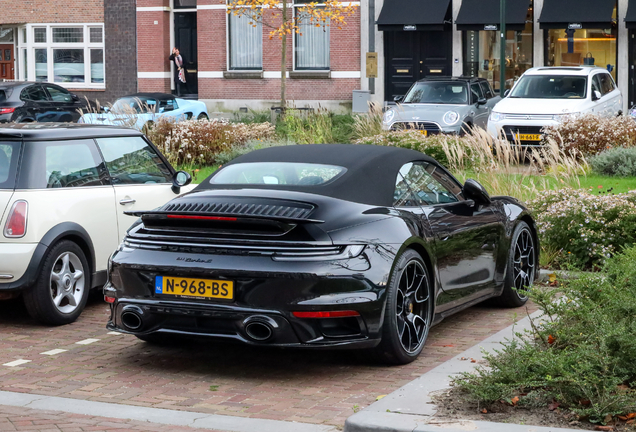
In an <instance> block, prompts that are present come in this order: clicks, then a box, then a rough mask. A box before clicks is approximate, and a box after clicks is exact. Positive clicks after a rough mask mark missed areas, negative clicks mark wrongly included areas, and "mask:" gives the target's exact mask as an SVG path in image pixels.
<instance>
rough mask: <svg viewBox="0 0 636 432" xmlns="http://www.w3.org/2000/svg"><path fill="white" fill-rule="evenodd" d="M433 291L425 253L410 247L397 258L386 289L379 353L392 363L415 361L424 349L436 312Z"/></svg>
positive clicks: (382, 357)
mask: <svg viewBox="0 0 636 432" xmlns="http://www.w3.org/2000/svg"><path fill="white" fill-rule="evenodd" d="M433 299H434V295H433V291H432V283H431V281H430V278H429V274H428V269H427V268H426V264H424V261H423V260H422V257H421V256H420V255H419V254H418V253H417V252H415V251H414V250H412V249H407V250H406V251H405V252H404V254H403V255H402V256H400V257H399V258H398V260H397V264H396V266H395V268H394V270H393V274H392V275H391V282H390V284H389V286H388V289H387V303H386V309H385V317H384V324H383V327H382V342H380V345H378V347H377V348H376V352H377V354H378V355H379V357H380V358H381V359H382V360H383V361H385V362H388V363H392V364H407V363H410V362H412V361H413V360H415V359H416V358H417V356H419V354H420V353H421V352H422V348H423V347H424V344H425V343H426V338H427V337H428V332H429V329H430V326H431V321H432V315H433Z"/></svg>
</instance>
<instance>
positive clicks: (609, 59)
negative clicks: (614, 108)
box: [545, 7, 618, 79]
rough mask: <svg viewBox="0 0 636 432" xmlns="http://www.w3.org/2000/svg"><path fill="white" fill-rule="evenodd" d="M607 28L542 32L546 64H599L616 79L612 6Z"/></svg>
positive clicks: (615, 28)
mask: <svg viewBox="0 0 636 432" xmlns="http://www.w3.org/2000/svg"><path fill="white" fill-rule="evenodd" d="M612 21H613V23H612V26H611V28H608V29H571V30H570V29H549V30H545V34H546V44H547V45H546V50H545V55H546V61H545V63H546V65H547V66H595V65H596V66H599V67H602V68H603V69H607V70H608V71H609V72H610V73H611V74H612V76H613V77H614V79H616V49H617V45H616V40H617V35H618V29H617V25H616V24H615V23H616V7H614V14H613V15H612Z"/></svg>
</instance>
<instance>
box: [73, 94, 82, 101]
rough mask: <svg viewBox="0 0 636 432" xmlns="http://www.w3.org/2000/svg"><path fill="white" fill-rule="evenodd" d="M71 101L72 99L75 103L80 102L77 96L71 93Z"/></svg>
mask: <svg viewBox="0 0 636 432" xmlns="http://www.w3.org/2000/svg"><path fill="white" fill-rule="evenodd" d="M71 99H73V100H74V101H75V102H79V100H80V98H79V96H77V95H76V94H75V93H71Z"/></svg>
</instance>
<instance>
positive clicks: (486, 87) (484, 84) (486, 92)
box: [480, 81, 495, 99]
mask: <svg viewBox="0 0 636 432" xmlns="http://www.w3.org/2000/svg"><path fill="white" fill-rule="evenodd" d="M480 84H481V89H482V91H483V92H484V96H486V99H492V98H494V97H495V93H494V92H493V91H492V88H491V87H490V84H488V83H487V82H486V81H482V82H481V83H480Z"/></svg>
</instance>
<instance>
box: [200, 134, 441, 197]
mask: <svg viewBox="0 0 636 432" xmlns="http://www.w3.org/2000/svg"><path fill="white" fill-rule="evenodd" d="M412 161H426V162H435V160H434V159H433V158H431V157H430V156H427V155H425V154H424V153H421V152H418V151H415V150H408V149H403V148H398V147H385V146H376V145H370V144H369V145H367V144H360V145H356V144H305V145H294V146H281V147H270V148H266V149H262V150H256V151H253V152H251V153H248V154H246V155H243V156H239V157H238V158H236V159H234V160H233V161H232V162H230V163H228V164H227V165H226V166H228V165H234V164H239V163H250V162H304V163H316V164H324V165H336V166H341V167H344V168H346V169H347V172H346V173H345V174H344V175H342V176H340V177H338V178H337V179H336V180H334V181H331V182H327V183H325V184H323V185H315V186H292V185H269V184H258V185H233V184H230V185H227V184H226V185H223V184H210V179H211V178H212V177H214V175H215V174H216V173H215V174H212V175H211V176H210V177H208V178H207V179H206V180H204V181H203V182H202V183H201V184H200V185H199V186H197V188H196V190H209V189H245V188H250V189H275V190H292V191H299V192H307V193H313V194H318V195H324V196H329V197H334V198H339V199H343V200H347V201H353V202H358V203H362V204H369V205H377V206H391V205H392V204H393V193H394V191H395V179H396V178H397V174H398V171H399V170H400V168H401V167H402V166H403V165H404V164H406V163H408V162H412ZM219 171H220V170H219ZM219 171H217V172H219Z"/></svg>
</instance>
